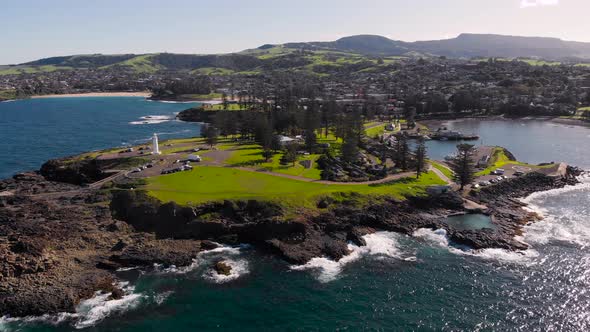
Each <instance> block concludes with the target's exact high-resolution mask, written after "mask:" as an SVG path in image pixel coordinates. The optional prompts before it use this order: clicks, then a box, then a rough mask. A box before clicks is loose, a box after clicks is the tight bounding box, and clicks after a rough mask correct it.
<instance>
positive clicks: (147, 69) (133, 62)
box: [100, 54, 162, 73]
mask: <svg viewBox="0 0 590 332" xmlns="http://www.w3.org/2000/svg"><path fill="white" fill-rule="evenodd" d="M152 57H153V55H151V54H146V55H140V56H136V57H134V58H131V59H129V60H126V61H123V62H120V63H117V64H115V65H109V66H104V67H100V68H101V69H106V68H112V67H113V66H117V67H128V68H129V69H132V70H133V71H135V72H136V73H155V72H157V71H158V70H160V69H162V67H161V66H159V65H156V64H154V62H152V61H151V58H152Z"/></svg>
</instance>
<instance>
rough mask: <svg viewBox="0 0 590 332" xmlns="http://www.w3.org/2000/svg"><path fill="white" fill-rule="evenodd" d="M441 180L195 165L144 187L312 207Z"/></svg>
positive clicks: (187, 200) (171, 194)
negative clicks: (320, 178)
mask: <svg viewBox="0 0 590 332" xmlns="http://www.w3.org/2000/svg"><path fill="white" fill-rule="evenodd" d="M441 184H444V182H443V181H442V180H441V179H439V178H438V177H437V176H436V174H434V173H432V172H430V173H428V174H424V175H423V176H422V177H421V178H420V179H419V180H418V179H415V178H407V179H403V180H400V181H396V182H393V183H388V184H380V185H342V184H334V185H332V184H330V185H328V184H320V183H314V182H304V181H298V180H292V179H288V178H282V177H278V176H273V175H269V174H264V173H260V172H250V171H244V170H238V169H232V168H225V167H207V166H204V167H196V168H195V169H193V170H192V171H189V172H181V173H175V174H170V175H163V176H158V177H154V178H150V179H148V184H147V186H146V189H147V190H148V192H149V193H150V195H152V196H154V197H156V198H158V199H160V200H161V201H164V202H168V201H175V202H177V203H179V204H199V203H204V202H208V201H219V200H225V199H230V200H231V199H260V200H269V201H277V202H279V203H281V204H283V205H285V206H292V207H297V206H304V207H315V200H316V199H317V198H318V197H320V196H325V195H330V194H336V193H350V192H356V193H358V194H364V195H379V196H384V195H387V196H393V197H396V198H403V197H405V196H407V195H419V194H423V193H424V191H425V189H426V188H427V187H428V186H431V185H441Z"/></svg>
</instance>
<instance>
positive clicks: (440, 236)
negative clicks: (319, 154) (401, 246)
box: [412, 228, 449, 247]
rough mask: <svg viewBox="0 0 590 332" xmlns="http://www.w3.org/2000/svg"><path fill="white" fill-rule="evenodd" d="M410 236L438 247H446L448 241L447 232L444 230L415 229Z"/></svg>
mask: <svg viewBox="0 0 590 332" xmlns="http://www.w3.org/2000/svg"><path fill="white" fill-rule="evenodd" d="M412 236H414V237H418V238H422V239H424V240H426V241H428V242H431V243H434V244H436V245H438V246H440V247H448V246H449V239H448V238H447V231H446V230H444V229H437V230H432V229H430V228H420V229H417V230H416V231H415V232H414V233H413V234H412Z"/></svg>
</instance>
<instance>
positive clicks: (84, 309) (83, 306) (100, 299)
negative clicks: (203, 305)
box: [0, 282, 144, 331]
mask: <svg viewBox="0 0 590 332" xmlns="http://www.w3.org/2000/svg"><path fill="white" fill-rule="evenodd" d="M118 286H119V287H120V288H121V289H123V291H124V292H125V294H126V295H124V296H123V297H122V298H121V299H118V300H112V299H109V297H110V296H111V293H105V292H96V293H95V295H94V297H92V298H90V299H87V300H84V301H82V302H80V304H79V305H78V306H77V307H76V312H75V313H67V312H62V313H59V314H55V315H43V316H29V317H19V318H11V317H6V316H5V317H2V318H0V331H10V330H11V329H12V327H15V330H17V331H18V330H20V328H21V327H22V326H23V325H28V324H35V323H43V324H49V325H53V326H56V325H59V324H62V323H65V322H72V325H73V326H74V327H75V328H76V329H83V328H87V327H90V326H94V325H96V323H98V322H100V321H102V320H103V319H105V318H106V317H108V316H109V315H111V314H113V313H115V312H124V311H127V310H129V309H132V308H135V307H136V306H137V305H138V304H139V302H140V300H141V299H142V298H143V297H144V295H143V294H137V293H133V291H134V287H133V286H131V285H129V283H128V282H122V283H119V285H118Z"/></svg>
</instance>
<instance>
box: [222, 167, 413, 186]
mask: <svg viewBox="0 0 590 332" xmlns="http://www.w3.org/2000/svg"><path fill="white" fill-rule="evenodd" d="M229 168H235V169H239V170H242V171H247V172H257V173H263V174H268V175H272V176H278V177H282V178H287V179H292V180H297V181H303V182H313V183H318V184H330V185H349V186H350V185H368V184H378V183H385V182H389V181H394V180H399V179H403V178H407V177H413V176H415V174H416V173H414V172H404V173H398V174H392V175H389V176H387V177H385V178H383V179H379V180H374V181H362V182H336V181H327V180H316V179H310V178H306V177H303V176H298V175H291V174H283V173H277V172H270V171H264V170H258V169H255V168H251V167H229Z"/></svg>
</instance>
